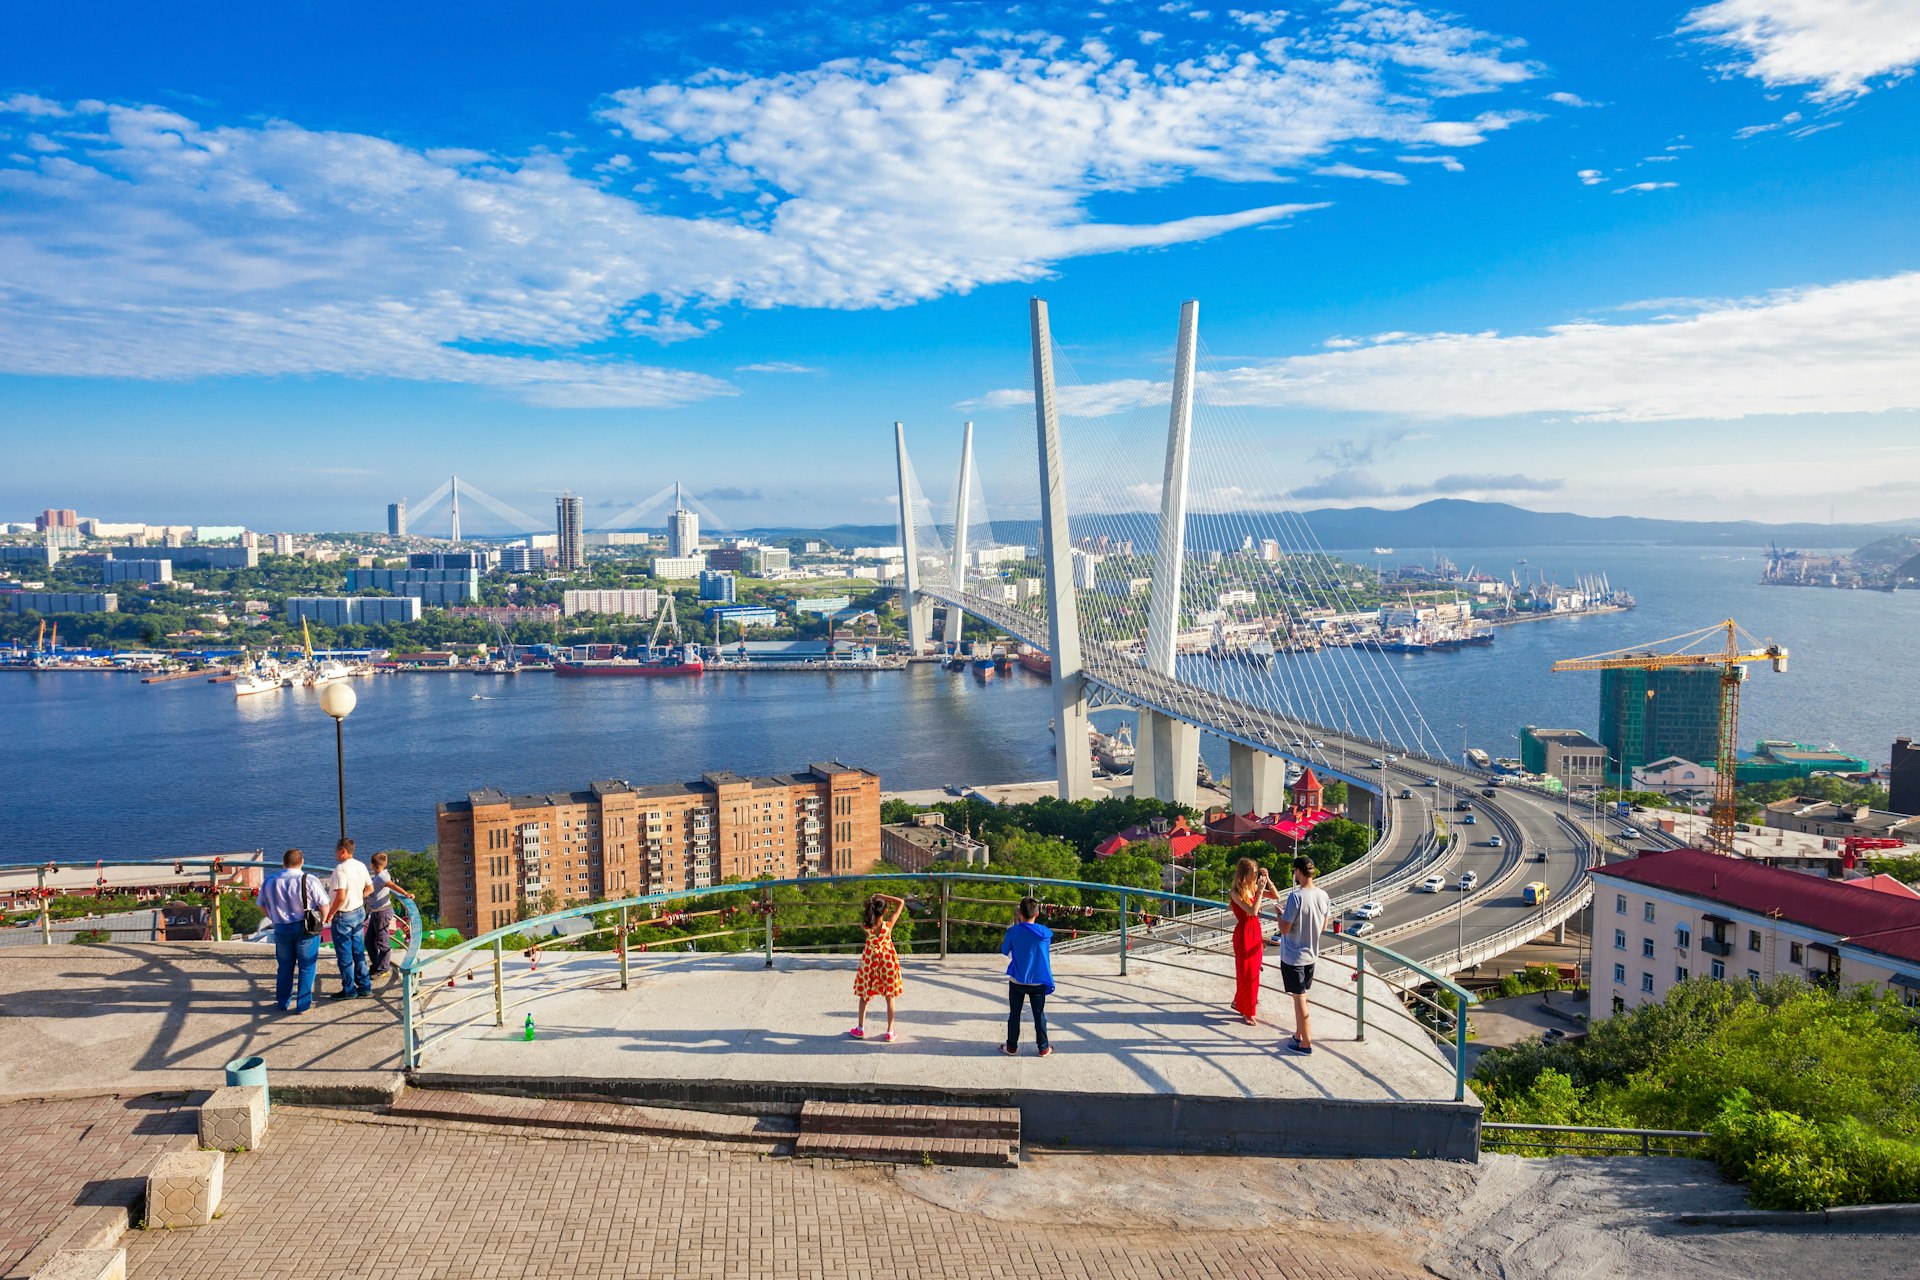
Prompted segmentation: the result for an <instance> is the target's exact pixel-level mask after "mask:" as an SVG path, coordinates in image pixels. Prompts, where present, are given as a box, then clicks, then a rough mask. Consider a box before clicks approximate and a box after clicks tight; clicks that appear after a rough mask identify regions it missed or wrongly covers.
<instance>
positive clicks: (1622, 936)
mask: <svg viewBox="0 0 1920 1280" xmlns="http://www.w3.org/2000/svg"><path fill="white" fill-rule="evenodd" d="M1613 949H1614V950H1615V951H1625V950H1626V949H1627V931H1626V930H1625V929H1615V930H1614V931H1613Z"/></svg>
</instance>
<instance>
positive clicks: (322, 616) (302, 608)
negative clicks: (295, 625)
mask: <svg viewBox="0 0 1920 1280" xmlns="http://www.w3.org/2000/svg"><path fill="white" fill-rule="evenodd" d="M286 609H287V621H288V622H300V621H306V622H318V623H320V624H321V625H323V626H328V627H354V626H372V625H374V624H376V623H382V622H418V621H420V600H419V598H418V597H417V596H289V597H288V598H287V605H286Z"/></svg>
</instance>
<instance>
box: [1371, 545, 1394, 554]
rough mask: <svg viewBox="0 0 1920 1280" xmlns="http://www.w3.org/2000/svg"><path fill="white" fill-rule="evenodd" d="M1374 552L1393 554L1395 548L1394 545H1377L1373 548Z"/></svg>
mask: <svg viewBox="0 0 1920 1280" xmlns="http://www.w3.org/2000/svg"><path fill="white" fill-rule="evenodd" d="M1373 554H1375V555H1377V556H1390V555H1392V554H1393V548H1392V547H1375V548H1374V549H1373Z"/></svg>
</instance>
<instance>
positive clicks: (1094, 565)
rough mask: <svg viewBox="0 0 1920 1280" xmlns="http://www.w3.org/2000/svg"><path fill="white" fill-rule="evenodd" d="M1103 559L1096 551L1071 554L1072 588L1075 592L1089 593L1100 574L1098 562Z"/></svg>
mask: <svg viewBox="0 0 1920 1280" xmlns="http://www.w3.org/2000/svg"><path fill="white" fill-rule="evenodd" d="M1103 559H1105V557H1104V556H1102V555H1101V554H1100V553H1099V552H1097V551H1075V552H1074V553H1073V586H1074V590H1076V591H1091V590H1093V587H1094V583H1095V581H1096V580H1097V578H1098V576H1099V573H1100V562H1101V560H1103Z"/></svg>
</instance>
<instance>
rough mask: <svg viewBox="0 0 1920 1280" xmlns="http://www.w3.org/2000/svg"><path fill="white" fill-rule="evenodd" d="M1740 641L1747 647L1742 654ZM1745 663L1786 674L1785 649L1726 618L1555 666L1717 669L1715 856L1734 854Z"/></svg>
mask: <svg viewBox="0 0 1920 1280" xmlns="http://www.w3.org/2000/svg"><path fill="white" fill-rule="evenodd" d="M1715 640H1717V641H1718V642H1719V646H1718V647H1717V648H1697V647H1696V646H1699V645H1703V644H1706V643H1708V642H1709V641H1715ZM1742 641H1744V642H1745V643H1746V645H1747V646H1748V647H1746V648H1742V647H1741V645H1742ZM1668 645H1678V646H1679V648H1677V649H1666V648H1665V646H1668ZM1750 662H1771V663H1772V664H1773V669H1774V670H1775V671H1785V670H1786V669H1787V651H1786V648H1785V647H1784V646H1782V645H1777V644H1775V643H1773V642H1772V641H1771V640H1769V641H1766V642H1764V643H1762V642H1760V641H1757V640H1755V639H1754V638H1753V637H1752V636H1750V635H1748V634H1747V633H1746V632H1745V631H1742V630H1741V629H1740V625H1739V624H1738V623H1736V622H1735V621H1734V620H1733V619H1732V618H1728V619H1727V620H1726V621H1725V622H1720V623H1716V624H1714V625H1713V626H1711V627H1702V628H1700V630H1698V631H1689V632H1687V633H1686V634H1685V635H1679V636H1669V637H1668V638H1667V639H1665V640H1656V641H1654V642H1653V643H1652V644H1651V645H1640V646H1636V647H1634V648H1630V649H1614V650H1611V651H1609V652H1607V653H1596V654H1592V655H1590V656H1588V657H1585V658H1566V659H1563V660H1562V661H1559V662H1556V663H1554V664H1553V669H1554V670H1555V671H1618V670H1622V669H1625V668H1632V669H1635V670H1640V671H1663V670H1666V669H1668V668H1670V667H1718V668H1720V741H1719V743H1718V752H1717V754H1716V757H1715V759H1714V762H1713V768H1714V778H1713V809H1712V822H1711V825H1710V826H1709V829H1708V835H1707V842H1708V844H1709V845H1711V846H1712V847H1713V848H1715V849H1717V850H1718V851H1719V852H1721V853H1728V854H1730V853H1732V852H1733V828H1734V819H1735V816H1736V813H1737V810H1736V809H1735V806H1734V791H1733V782H1734V769H1735V766H1736V763H1737V761H1736V760H1735V754H1734V753H1735V750H1736V747H1737V745H1738V743H1739V730H1740V685H1741V683H1742V682H1743V681H1745V680H1746V678H1747V667H1746V664H1747V663H1750ZM1649 696H1651V695H1649Z"/></svg>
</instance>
